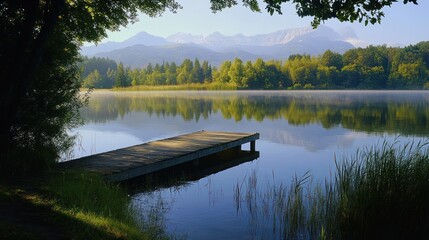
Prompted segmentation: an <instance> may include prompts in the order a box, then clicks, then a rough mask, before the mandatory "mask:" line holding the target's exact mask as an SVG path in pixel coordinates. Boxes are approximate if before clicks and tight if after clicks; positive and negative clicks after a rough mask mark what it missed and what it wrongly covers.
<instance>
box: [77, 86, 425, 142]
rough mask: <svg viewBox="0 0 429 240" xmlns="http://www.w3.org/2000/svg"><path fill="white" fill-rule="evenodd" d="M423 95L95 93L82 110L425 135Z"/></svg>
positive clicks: (110, 116) (94, 117)
mask: <svg viewBox="0 0 429 240" xmlns="http://www.w3.org/2000/svg"><path fill="white" fill-rule="evenodd" d="M428 97H429V94H428V93H426V92H424V91H412V92H407V91H395V92H379V91H310V92H299V91H294V92H284V91H283V92H276V91H273V92H264V91H259V92H257V91H256V92H252V91H247V92H186V91H185V92H145V93H136V92H131V93H128V92H126V93H124V92H113V93H112V92H94V93H92V96H91V99H90V102H89V105H88V106H87V107H86V108H84V109H82V110H81V115H82V116H83V118H84V119H85V120H86V121H87V122H94V123H105V122H108V121H110V120H116V119H118V118H123V117H124V116H125V115H127V114H129V113H131V112H145V113H148V114H149V115H151V116H154V115H156V116H157V117H166V116H172V117H176V116H180V117H181V118H183V120H185V121H195V122H198V121H199V120H200V119H201V118H203V119H207V118H209V117H210V116H211V115H212V114H214V113H221V115H222V116H223V118H224V119H234V120H235V121H236V122H241V121H244V120H255V121H257V122H263V121H267V120H282V119H284V120H286V121H287V122H288V124H291V125H308V124H314V123H317V124H321V125H322V126H323V127H324V128H326V129H329V128H334V127H338V126H340V127H342V128H345V129H350V130H353V131H359V132H368V133H373V132H388V133H393V134H401V135H416V136H425V135H428V133H429V127H428V121H429V119H428V118H429V105H428V104H427V101H428V99H429V98H428Z"/></svg>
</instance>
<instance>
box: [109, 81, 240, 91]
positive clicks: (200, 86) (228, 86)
mask: <svg viewBox="0 0 429 240" xmlns="http://www.w3.org/2000/svg"><path fill="white" fill-rule="evenodd" d="M237 89H238V87H237V85H236V84H233V83H217V82H213V83H189V84H181V85H156V86H152V85H138V86H132V87H125V88H114V90H120V91H181V90H237Z"/></svg>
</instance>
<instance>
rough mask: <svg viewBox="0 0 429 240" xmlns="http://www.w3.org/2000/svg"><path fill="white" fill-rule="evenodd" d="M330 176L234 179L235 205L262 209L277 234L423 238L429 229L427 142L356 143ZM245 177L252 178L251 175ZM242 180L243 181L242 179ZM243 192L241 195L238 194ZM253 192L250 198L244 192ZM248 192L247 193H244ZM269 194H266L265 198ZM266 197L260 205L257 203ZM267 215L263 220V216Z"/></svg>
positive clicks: (285, 236) (324, 236) (329, 237)
mask: <svg viewBox="0 0 429 240" xmlns="http://www.w3.org/2000/svg"><path fill="white" fill-rule="evenodd" d="M335 162H336V172H335V174H334V176H333V177H332V178H331V179H327V180H325V181H324V182H323V183H322V182H316V183H315V182H314V181H313V178H312V177H311V175H310V173H308V172H307V173H306V174H304V175H303V176H302V177H297V176H295V177H294V178H293V179H292V182H291V183H290V184H283V183H281V184H267V185H268V186H269V187H268V189H267V190H264V191H260V190H258V189H257V187H256V184H244V185H243V184H241V185H240V184H237V185H236V187H235V189H234V193H235V194H234V198H235V201H234V202H235V204H236V207H237V208H240V206H242V205H243V204H242V203H239V205H238V204H237V202H239V201H238V200H242V201H246V202H247V204H248V205H249V204H251V206H252V208H251V209H250V208H248V210H249V211H253V212H257V213H251V214H250V216H255V215H258V213H265V214H263V215H264V216H269V217H270V218H271V219H270V221H271V222H272V224H273V232H275V236H276V237H277V238H279V239H368V238H369V239H372V238H382V239H398V238H399V239H405V238H407V239H408V238H409V239H421V238H425V237H426V236H428V234H429V205H428V204H427V203H428V202H429V151H428V143H427V142H417V143H414V142H411V143H408V144H404V145H400V144H398V143H397V142H394V143H389V142H386V141H385V142H383V143H381V144H378V145H375V146H372V147H366V148H363V149H360V150H358V151H357V152H356V154H355V155H353V156H351V157H349V158H343V159H341V160H335ZM247 178H248V182H256V181H257V180H256V179H254V178H255V176H253V175H250V176H249V177H247ZM241 182H243V181H241ZM240 194H241V195H243V197H240V196H238V195H240ZM248 195H251V196H253V197H252V198H249V197H247V196H248ZM244 196H246V197H244ZM267 199H268V200H267ZM267 201H268V202H269V204H268V205H269V207H268V209H270V212H269V213H267V212H266V210H267V207H263V208H258V207H257V206H259V205H262V206H263V205H264V204H258V203H264V202H265V203H266V202H267ZM264 221H266V220H264Z"/></svg>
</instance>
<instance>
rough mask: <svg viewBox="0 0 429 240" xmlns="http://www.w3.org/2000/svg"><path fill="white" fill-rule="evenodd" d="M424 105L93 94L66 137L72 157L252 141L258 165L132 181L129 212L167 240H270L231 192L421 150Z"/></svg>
mask: <svg viewBox="0 0 429 240" xmlns="http://www.w3.org/2000/svg"><path fill="white" fill-rule="evenodd" d="M428 102H429V92H425V91H411V92H410V91H407V92H405V91H394V92H378V91H308V92H307V91H293V92H283V91H257V92H251V91H249V92H148V93H135V92H130V93H119V92H95V93H93V94H92V98H91V100H90V104H89V106H88V107H87V108H85V109H83V110H82V116H83V117H84V118H85V120H86V123H85V125H84V126H82V127H80V128H78V129H76V130H75V131H74V132H75V133H77V134H78V135H79V142H78V144H77V145H76V147H75V151H74V155H75V157H81V156H85V155H89V154H94V153H99V152H104V151H108V150H112V149H116V148H121V147H126V146H130V145H134V144H139V143H143V142H147V141H151V140H156V139H161V138H165V137H170V136H175V135H179V134H183V133H189V132H194V131H200V130H214V131H232V132H234V131H235V132H259V133H260V136H261V139H260V140H258V141H257V143H256V149H257V150H258V151H259V157H258V158H256V159H253V160H252V157H251V158H250V159H246V160H237V161H238V162H237V161H236V163H234V164H226V165H231V166H232V167H230V166H228V167H229V168H228V167H221V166H214V167H213V166H210V167H209V170H207V169H203V170H201V169H198V170H195V171H199V173H198V174H191V173H182V172H180V173H179V174H177V175H178V177H179V179H180V180H181V181H180V182H176V181H173V180H169V179H166V178H167V177H166V176H171V175H172V173H171V172H170V173H166V174H164V175H160V176H157V178H158V179H162V180H163V185H159V187H156V188H151V190H150V191H149V190H147V188H146V187H145V186H146V183H147V179H142V180H137V181H135V182H133V187H132V189H131V190H130V191H131V196H132V207H133V209H134V211H136V212H137V213H138V216H139V217H140V218H141V221H145V219H147V216H148V215H149V214H151V213H153V211H154V210H156V212H157V213H158V214H159V216H162V218H161V219H157V220H159V223H162V224H165V226H166V228H167V231H168V232H170V233H174V234H177V235H179V236H182V235H183V236H186V237H187V239H221V238H222V239H275V238H277V237H278V233H277V232H276V231H275V229H273V225H274V224H273V220H272V219H270V213H269V209H265V210H264V211H259V212H255V211H251V210H252V209H250V208H252V207H251V206H249V205H248V204H247V205H246V201H245V199H238V200H237V195H236V194H235V191H236V187H237V186H243V185H245V184H247V181H248V179H249V176H253V177H255V179H257V182H255V184H256V185H257V187H258V189H259V190H260V191H261V194H263V191H264V189H265V188H267V187H269V186H272V185H273V184H279V183H285V184H287V183H289V182H290V181H291V178H292V177H293V176H294V175H297V176H302V175H303V174H305V173H306V172H307V171H310V174H311V175H312V176H313V179H314V181H315V182H317V181H321V180H323V179H325V178H329V176H330V175H331V174H332V173H333V171H335V168H334V166H335V165H334V159H335V157H336V158H337V160H338V161H341V158H342V157H343V156H350V155H351V154H352V153H354V152H355V151H356V149H358V148H362V147H364V146H371V145H374V144H377V143H379V142H381V141H383V140H388V141H392V142H393V141H399V142H406V141H409V140H415V141H418V140H426V138H427V137H428V136H429V104H428ZM243 149H249V146H248V145H245V146H244V147H243ZM253 158H254V157H253ZM229 160H231V159H229ZM229 160H228V161H229ZM232 160H234V159H232ZM203 167H205V166H202V168H203ZM213 169H215V170H213ZM195 171H194V172H195ZM176 172H177V170H176ZM176 177H177V176H176ZM264 207H265V208H267V206H265V205H264V204H263V203H260V209H264ZM261 212H262V213H266V214H260V213H261ZM258 214H259V215H258Z"/></svg>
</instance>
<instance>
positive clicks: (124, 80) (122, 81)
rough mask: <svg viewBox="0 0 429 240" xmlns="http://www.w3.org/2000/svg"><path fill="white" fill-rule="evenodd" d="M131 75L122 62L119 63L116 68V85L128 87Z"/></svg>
mask: <svg viewBox="0 0 429 240" xmlns="http://www.w3.org/2000/svg"><path fill="white" fill-rule="evenodd" d="M128 79H129V77H128V74H127V71H126V70H125V68H124V65H123V64H122V63H119V65H118V69H117V70H116V76H115V87H127V86H129V84H128V82H129V80H128Z"/></svg>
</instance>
